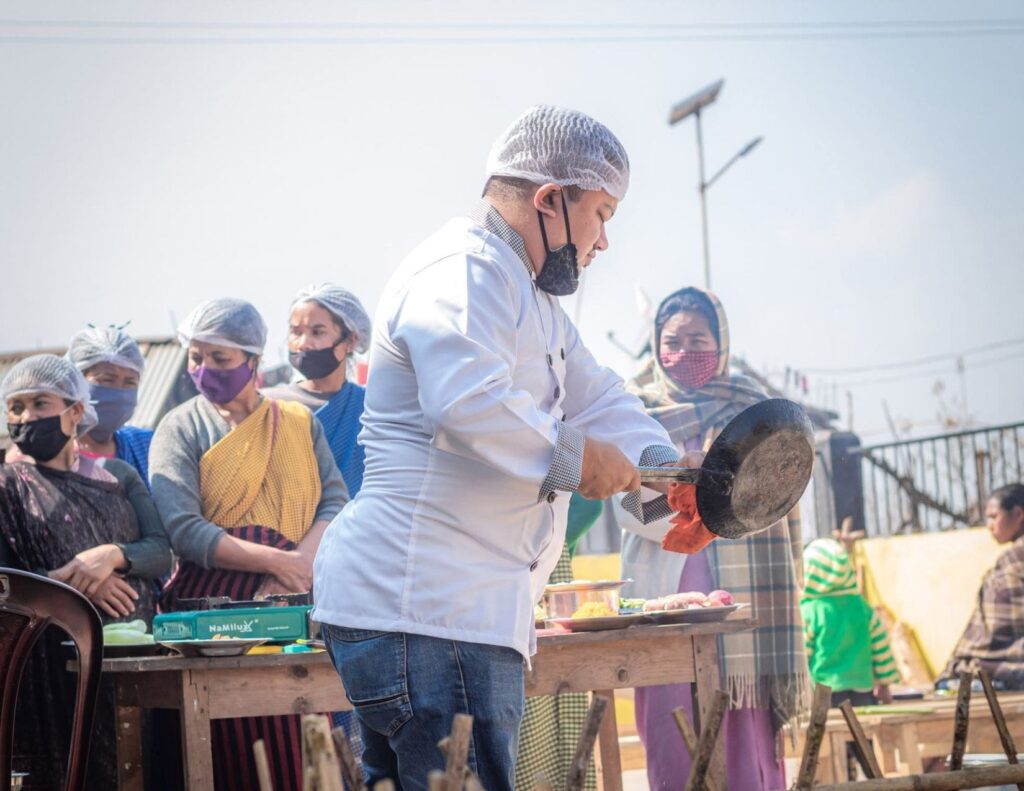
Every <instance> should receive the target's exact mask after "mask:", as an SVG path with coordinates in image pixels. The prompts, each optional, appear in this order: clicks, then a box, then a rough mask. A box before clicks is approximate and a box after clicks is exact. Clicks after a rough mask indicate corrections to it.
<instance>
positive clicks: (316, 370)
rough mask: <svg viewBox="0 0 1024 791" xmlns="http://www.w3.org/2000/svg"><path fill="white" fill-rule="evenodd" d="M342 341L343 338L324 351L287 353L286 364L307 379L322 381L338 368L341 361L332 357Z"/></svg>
mask: <svg viewBox="0 0 1024 791" xmlns="http://www.w3.org/2000/svg"><path fill="white" fill-rule="evenodd" d="M344 340H345V338H344V337H343V338H342V339H341V340H339V341H338V343H336V344H334V345H333V346H328V347H327V348H326V349H313V350H311V351H308V352H289V353H288V362H290V363H291V364H292V368H294V369H296V370H297V371H298V372H299V373H300V374H302V375H303V376H305V377H306V378H307V379H323V378H324V377H325V376H330V375H331V374H333V373H334V372H335V371H336V370H338V366H339V365H341V360H339V359H338V358H337V357H336V356H335V355H334V350H335V349H336V348H338V344H339V343H342V342H343V341H344Z"/></svg>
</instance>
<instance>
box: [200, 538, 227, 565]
mask: <svg viewBox="0 0 1024 791" xmlns="http://www.w3.org/2000/svg"><path fill="white" fill-rule="evenodd" d="M226 535H227V533H225V532H224V531H223V530H220V529H218V530H217V535H215V536H214V537H213V540H212V541H210V545H209V546H208V547H207V548H206V555H205V557H204V558H203V559H204V561H205V563H204V564H203V565H204V566H205V568H208V569H215V568H217V545H218V544H219V543H220V542H221V539H223V538H224V536H226Z"/></svg>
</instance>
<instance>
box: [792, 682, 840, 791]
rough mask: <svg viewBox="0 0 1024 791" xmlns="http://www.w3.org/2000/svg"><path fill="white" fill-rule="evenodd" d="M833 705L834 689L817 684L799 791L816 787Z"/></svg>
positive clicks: (801, 762) (798, 778)
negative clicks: (826, 724) (823, 744)
mask: <svg viewBox="0 0 1024 791" xmlns="http://www.w3.org/2000/svg"><path fill="white" fill-rule="evenodd" d="M831 704H832V688H831V687H827V686H825V685H824V684H816V685H815V687H814V700H813V701H812V703H811V721H810V722H809V723H807V739H806V740H805V741H804V754H803V758H802V759H801V761H800V771H799V773H798V774H797V776H796V789H797V791H804V789H808V788H810V787H811V786H812V785H814V775H815V773H816V772H817V770H818V755H819V753H820V752H821V742H822V740H823V739H824V738H825V723H826V721H827V720H828V709H829V706H830V705H831Z"/></svg>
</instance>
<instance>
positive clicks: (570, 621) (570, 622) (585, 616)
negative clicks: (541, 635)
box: [546, 601, 650, 632]
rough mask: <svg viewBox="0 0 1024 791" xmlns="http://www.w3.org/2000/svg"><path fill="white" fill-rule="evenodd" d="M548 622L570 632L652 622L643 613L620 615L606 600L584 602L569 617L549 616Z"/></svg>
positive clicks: (623, 627)
mask: <svg viewBox="0 0 1024 791" xmlns="http://www.w3.org/2000/svg"><path fill="white" fill-rule="evenodd" d="M546 623H547V624H549V625H550V624H557V625H558V626H561V627H562V628H563V629H568V630H569V631H570V632H601V631H605V630H607V629H625V628H626V627H628V626H635V625H636V624H639V623H650V619H648V618H646V617H645V616H644V615H643V614H642V613H636V614H633V615H620V614H619V613H618V612H616V611H615V610H613V609H612V608H610V607H609V606H608V605H607V604H605V603H604V602H597V601H589V602H584V603H583V604H581V605H580V606H579V607H577V608H576V610H575V612H573V614H572V616H570V617H568V618H548V619H547V621H546Z"/></svg>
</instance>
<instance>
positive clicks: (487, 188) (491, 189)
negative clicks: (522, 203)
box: [482, 176, 585, 203]
mask: <svg viewBox="0 0 1024 791" xmlns="http://www.w3.org/2000/svg"><path fill="white" fill-rule="evenodd" d="M540 187H541V185H540V184H534V183H533V182H532V181H530V180H529V179H521V178H516V177H515V176H491V177H490V178H489V179H487V183H486V184H484V191H483V195H482V197H484V198H486V197H487V196H488V195H490V196H492V197H495V198H513V199H517V200H523V199H529V198H532V197H533V196H534V194H535V193H536V192H537V190H538V189H540ZM562 191H563V192H564V193H565V197H566V200H568V201H570V202H572V203H576V202H577V201H578V200H579V199H580V198H582V197H583V193H584V192H585V190H584V189H583V188H582V187H577V186H576V185H575V184H566V185H565V186H564V187H562Z"/></svg>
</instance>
